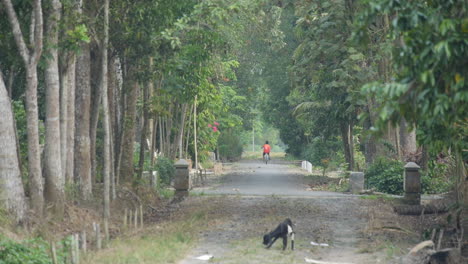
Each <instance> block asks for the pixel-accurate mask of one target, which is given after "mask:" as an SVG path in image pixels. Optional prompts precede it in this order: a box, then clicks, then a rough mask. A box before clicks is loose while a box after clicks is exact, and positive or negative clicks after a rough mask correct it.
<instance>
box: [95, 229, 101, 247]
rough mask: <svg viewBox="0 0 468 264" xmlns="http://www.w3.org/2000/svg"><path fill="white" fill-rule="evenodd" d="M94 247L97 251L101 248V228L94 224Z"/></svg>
mask: <svg viewBox="0 0 468 264" xmlns="http://www.w3.org/2000/svg"><path fill="white" fill-rule="evenodd" d="M96 246H97V249H98V250H100V249H101V248H102V241H101V227H100V226H99V224H96Z"/></svg>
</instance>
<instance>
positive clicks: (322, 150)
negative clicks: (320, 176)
mask: <svg viewBox="0 0 468 264" xmlns="http://www.w3.org/2000/svg"><path fill="white" fill-rule="evenodd" d="M301 158H303V159H305V160H308V161H310V162H311V163H312V164H313V165H314V166H320V167H322V168H323V170H324V172H325V170H327V169H328V168H330V169H338V168H339V167H340V164H341V163H343V162H344V156H343V155H342V151H341V143H340V141H339V140H336V138H332V139H328V140H325V139H323V138H320V137H316V138H314V139H313V140H312V143H310V144H308V145H307V146H306V147H305V148H304V150H303V151H302V153H301Z"/></svg>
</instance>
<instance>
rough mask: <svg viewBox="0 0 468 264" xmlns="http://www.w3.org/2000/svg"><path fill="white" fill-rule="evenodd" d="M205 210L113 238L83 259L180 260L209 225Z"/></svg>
mask: <svg viewBox="0 0 468 264" xmlns="http://www.w3.org/2000/svg"><path fill="white" fill-rule="evenodd" d="M206 223H207V215H206V213H205V212H192V213H190V214H188V215H187V216H183V219H182V220H178V221H170V222H167V223H164V225H157V226H153V227H151V228H147V229H145V230H144V232H141V233H140V234H138V235H136V236H132V237H122V238H118V239H116V240H113V241H111V243H110V244H109V246H108V248H107V249H104V250H102V251H99V252H94V253H92V254H89V255H87V256H86V257H85V259H84V261H83V262H82V263H89V264H91V263H103V264H106V263H107V264H124V263H125V264H134V263H135V264H137V263H138V264H146V263H152V264H158V263H161V264H162V263H176V262H177V261H178V260H180V259H181V258H183V257H184V256H185V255H186V254H187V252H188V251H189V250H190V249H191V248H192V247H193V246H194V245H195V243H196V241H197V236H196V235H197V233H198V232H199V231H200V229H203V228H204V227H206V225H207V224H206Z"/></svg>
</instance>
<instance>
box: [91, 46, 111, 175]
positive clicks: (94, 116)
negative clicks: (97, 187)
mask: <svg viewBox="0 0 468 264" xmlns="http://www.w3.org/2000/svg"><path fill="white" fill-rule="evenodd" d="M96 53H97V52H96ZM100 57H101V58H102V54H101V56H100ZM98 65H100V63H98V62H97V61H94V60H92V61H91V66H92V67H93V68H92V72H91V80H95V79H94V78H96V77H98V76H97V74H93V73H94V72H98V71H100V70H99V69H96V68H98V67H99V66H98ZM106 66H107V65H106ZM100 67H102V65H101V66H100ZM101 81H102V80H101ZM95 83H96V82H93V81H91V90H92V92H91V94H92V99H91V112H90V127H89V138H90V156H91V182H93V183H94V182H96V173H97V172H96V167H97V164H96V136H97V129H98V123H99V116H100V115H99V114H100V113H99V107H100V105H101V99H102V87H100V85H102V84H99V85H95Z"/></svg>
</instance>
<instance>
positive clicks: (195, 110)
mask: <svg viewBox="0 0 468 264" xmlns="http://www.w3.org/2000/svg"><path fill="white" fill-rule="evenodd" d="M193 145H194V152H195V170H198V149H197V95H195V101H194V103H193Z"/></svg>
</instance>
